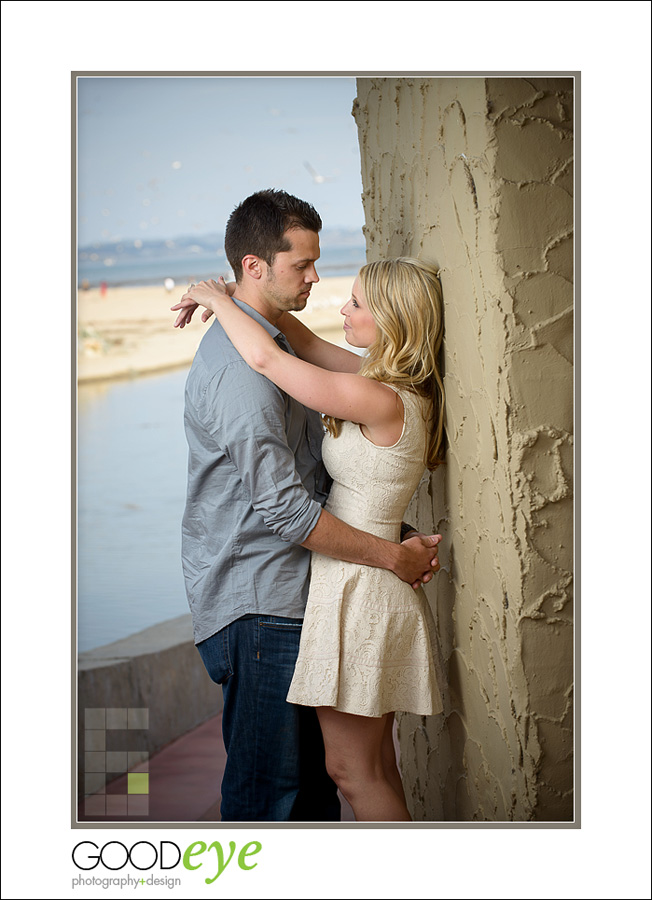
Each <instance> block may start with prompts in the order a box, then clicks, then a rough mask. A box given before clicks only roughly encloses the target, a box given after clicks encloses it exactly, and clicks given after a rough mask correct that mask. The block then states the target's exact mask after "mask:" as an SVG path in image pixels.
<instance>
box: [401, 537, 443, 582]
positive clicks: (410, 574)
mask: <svg viewBox="0 0 652 900" xmlns="http://www.w3.org/2000/svg"><path fill="white" fill-rule="evenodd" d="M441 540H442V536H441V534H422V533H421V532H418V531H413V532H410V536H409V537H407V538H406V539H405V540H404V541H403V542H402V543H401V544H400V555H399V558H398V561H397V563H396V565H395V566H394V568H393V572H394V573H395V574H396V575H398V577H399V578H400V579H401V581H406V582H407V583H408V584H411V585H412V587H413V588H415V589H416V588H418V587H419V586H420V585H421V584H426V583H427V582H428V581H430V580H431V578H432V576H433V575H434V573H435V572H438V571H439V569H440V565H439V555H438V546H439V544H440V542H441Z"/></svg>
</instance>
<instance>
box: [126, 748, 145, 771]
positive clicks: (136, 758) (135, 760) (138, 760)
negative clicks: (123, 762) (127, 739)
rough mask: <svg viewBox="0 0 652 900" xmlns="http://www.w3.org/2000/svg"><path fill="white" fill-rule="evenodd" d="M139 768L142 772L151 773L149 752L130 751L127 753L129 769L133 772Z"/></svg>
mask: <svg viewBox="0 0 652 900" xmlns="http://www.w3.org/2000/svg"><path fill="white" fill-rule="evenodd" d="M136 766H138V769H139V771H140V772H149V753H148V752H147V750H129V751H128V752H127V769H128V770H129V771H130V772H131V770H132V769H133V768H135V767H136Z"/></svg>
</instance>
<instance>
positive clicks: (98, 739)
mask: <svg viewBox="0 0 652 900" xmlns="http://www.w3.org/2000/svg"><path fill="white" fill-rule="evenodd" d="M84 750H106V731H104V729H102V731H88V730H87V731H86V732H84Z"/></svg>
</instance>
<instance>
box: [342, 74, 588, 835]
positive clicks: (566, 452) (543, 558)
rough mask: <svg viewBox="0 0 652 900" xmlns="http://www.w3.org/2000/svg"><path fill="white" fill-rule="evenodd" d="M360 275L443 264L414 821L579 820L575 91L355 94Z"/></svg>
mask: <svg viewBox="0 0 652 900" xmlns="http://www.w3.org/2000/svg"><path fill="white" fill-rule="evenodd" d="M353 113H354V116H355V119H356V121H357V124H358V131H359V140H360V147H361V156H362V178H363V186H364V192H363V202H364V209H365V219H366V225H365V233H366V238H367V251H368V259H370V260H371V259H378V258H380V257H383V256H388V255H389V256H396V255H402V254H403V255H411V256H419V257H422V258H426V259H430V260H433V261H434V262H436V263H437V264H438V265H439V266H440V267H441V279H442V285H443V289H444V298H445V324H446V337H445V351H444V366H445V385H446V391H447V430H448V437H449V451H448V455H447V465H446V466H444V467H442V468H440V469H439V470H438V471H437V472H436V473H435V474H434V476H433V477H432V478H430V479H424V481H423V482H422V485H421V488H420V490H419V492H418V494H417V496H416V498H415V500H414V501H413V503H412V506H411V508H410V511H409V512H410V516H411V521H416V522H417V523H418V525H419V527H421V528H422V530H424V531H430V530H431V528H433V527H434V529H435V530H437V531H440V532H441V533H442V534H443V535H444V545H443V546H444V550H443V553H442V559H443V563H444V570H443V571H442V572H441V573H440V574H439V575H438V576H437V578H436V579H435V583H434V585H433V586H430V585H429V586H428V595H429V598H430V600H431V603H432V607H433V610H434V612H435V618H436V620H437V624H438V629H439V639H440V644H441V650H442V665H443V669H444V676H445V681H446V683H447V689H446V690H447V697H446V706H445V713H444V714H443V715H441V716H437V717H434V718H422V717H416V716H412V715H404V716H402V717H401V721H400V736H401V751H402V758H403V771H404V780H405V783H406V787H407V792H408V795H409V803H410V805H411V809H412V812H413V815H414V817H415V819H417V820H453V821H454V820H465V821H466V820H480V821H482V820H492V821H493V820H516V821H524V820H532V819H534V820H554V821H558V820H566V819H570V818H572V809H573V807H572V785H573V771H572V750H573V743H572V676H573V629H572V615H573V606H572V594H571V584H572V549H573V521H572V509H573V507H572V481H571V478H572V459H573V439H572V429H573V406H572V400H573V382H572V354H573V321H572V300H573V294H572V274H573V244H572V221H573V200H572V188H573V169H572V165H573V163H572V159H573V140H572V124H573V118H572V117H573V113H572V80H571V79H567V78H566V79H563V78H559V79H549V78H527V79H525V78H512V79H509V78H488V79H484V78H466V79H465V78H448V79H446V78H430V79H419V78H402V79H393V78H371V79H368V78H362V79H359V80H358V97H357V100H356V101H355V104H354V110H353Z"/></svg>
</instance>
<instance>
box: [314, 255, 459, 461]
mask: <svg viewBox="0 0 652 900" xmlns="http://www.w3.org/2000/svg"><path fill="white" fill-rule="evenodd" d="M359 278H360V285H361V287H362V290H363V291H364V296H365V299H366V301H367V306H368V307H369V311H370V312H371V314H372V316H373V318H374V321H375V323H376V338H375V340H374V342H373V343H372V344H371V346H370V347H369V349H368V351H367V355H366V356H365V357H363V362H362V365H361V367H360V374H361V375H364V376H365V377H366V378H373V379H374V380H375V381H382V382H384V383H385V384H393V385H396V386H397V387H405V388H409V389H411V390H413V391H415V392H416V393H418V394H421V395H422V396H424V397H426V398H427V399H428V400H429V401H430V403H431V421H430V423H429V424H430V428H429V434H430V439H429V441H428V446H427V448H426V456H425V460H424V462H425V465H426V466H427V468H428V469H430V470H433V469H435V468H436V467H437V466H438V465H440V464H441V463H442V462H443V461H444V385H443V382H442V378H441V374H440V372H439V354H440V350H441V342H442V337H443V333H444V323H443V315H442V306H443V304H442V294H441V284H440V281H439V274H438V270H437V269H436V268H435V267H434V266H432V265H430V264H428V263H425V262H422V261H421V260H419V259H411V258H410V257H399V258H398V259H383V260H379V261H378V262H372V263H368V264H367V265H366V266H363V267H362V269H360V274H359ZM325 421H326V427H327V429H328V431H329V432H330V433H331V434H332V435H334V436H335V437H337V435H338V434H339V433H340V429H341V425H342V422H341V420H339V419H333V418H330V417H327V418H326V420H325Z"/></svg>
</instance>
